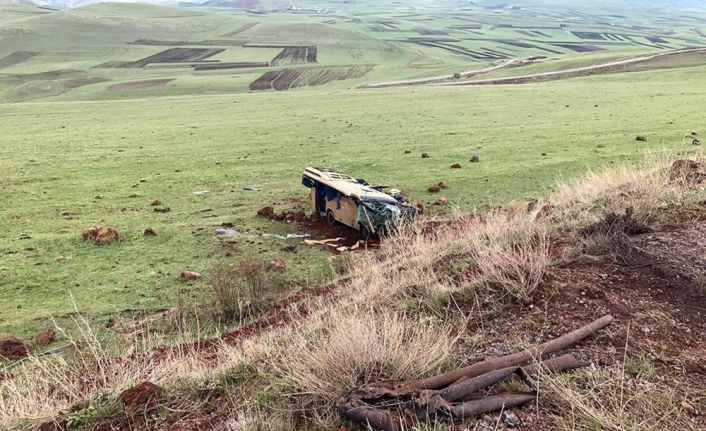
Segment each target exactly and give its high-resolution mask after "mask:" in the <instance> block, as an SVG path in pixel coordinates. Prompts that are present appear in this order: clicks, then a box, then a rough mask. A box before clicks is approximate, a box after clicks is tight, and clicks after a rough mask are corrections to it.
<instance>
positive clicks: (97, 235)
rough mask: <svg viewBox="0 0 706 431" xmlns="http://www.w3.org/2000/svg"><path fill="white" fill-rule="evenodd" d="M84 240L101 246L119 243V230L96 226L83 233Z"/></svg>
mask: <svg viewBox="0 0 706 431" xmlns="http://www.w3.org/2000/svg"><path fill="white" fill-rule="evenodd" d="M83 239H84V240H86V241H90V242H92V243H94V244H97V245H100V244H105V243H107V242H113V241H117V240H118V239H119V238H118V231H117V230H115V229H113V228H104V227H103V226H98V225H96V226H93V227H90V228H88V229H86V230H84V231H83Z"/></svg>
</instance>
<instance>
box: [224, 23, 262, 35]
mask: <svg viewBox="0 0 706 431" xmlns="http://www.w3.org/2000/svg"><path fill="white" fill-rule="evenodd" d="M258 25H260V23H259V22H251V23H248V24H245V25H241V26H240V27H238V28H236V29H235V30H233V31H231V32H228V33H226V34H224V35H222V36H221V37H233V36H237V35H239V34H240V33H243V32H244V31H247V30H250V29H251V28H254V27H256V26H258Z"/></svg>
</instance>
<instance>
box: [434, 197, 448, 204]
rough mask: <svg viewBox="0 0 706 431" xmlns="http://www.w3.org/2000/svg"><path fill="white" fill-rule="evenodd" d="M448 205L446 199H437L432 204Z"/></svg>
mask: <svg viewBox="0 0 706 431" xmlns="http://www.w3.org/2000/svg"><path fill="white" fill-rule="evenodd" d="M448 203H449V201H448V200H447V199H446V198H444V197H440V198H439V199H437V200H436V202H434V205H446V204H448Z"/></svg>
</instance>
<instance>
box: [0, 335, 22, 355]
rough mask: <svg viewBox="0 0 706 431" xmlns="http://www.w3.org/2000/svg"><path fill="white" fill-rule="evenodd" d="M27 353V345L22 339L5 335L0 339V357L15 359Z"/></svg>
mask: <svg viewBox="0 0 706 431" xmlns="http://www.w3.org/2000/svg"><path fill="white" fill-rule="evenodd" d="M28 354H29V346H28V345H27V343H25V342H24V341H22V340H18V339H17V338H14V337H7V338H4V339H2V340H0V358H5V359H9V360H11V361H16V360H18V359H22V358H24V357H26V356H27V355H28Z"/></svg>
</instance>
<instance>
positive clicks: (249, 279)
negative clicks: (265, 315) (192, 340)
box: [211, 258, 275, 322]
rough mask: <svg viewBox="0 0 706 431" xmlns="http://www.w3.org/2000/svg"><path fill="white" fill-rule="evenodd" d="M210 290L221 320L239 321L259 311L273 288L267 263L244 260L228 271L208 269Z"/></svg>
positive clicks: (218, 267)
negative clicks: (209, 270) (213, 295)
mask: <svg viewBox="0 0 706 431" xmlns="http://www.w3.org/2000/svg"><path fill="white" fill-rule="evenodd" d="M211 288H212V289H213V293H214V294H215V300H216V306H217V307H216V308H217V312H216V313H215V314H217V315H218V316H219V317H220V318H221V320H223V321H226V322H230V321H233V320H242V319H245V318H247V317H249V316H252V315H254V314H257V313H259V312H261V311H262V310H263V309H264V308H265V307H266V306H267V302H268V300H269V299H270V296H271V294H272V293H273V291H274V289H275V283H274V275H273V274H272V272H271V271H270V270H269V269H268V263H266V262H261V261H259V260H256V259H251V258H246V259H243V260H242V261H241V262H240V263H239V264H237V265H236V266H234V267H232V268H227V267H224V266H222V265H216V266H214V267H213V269H211Z"/></svg>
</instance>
